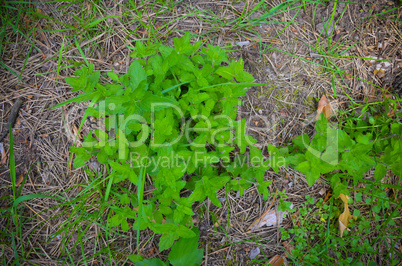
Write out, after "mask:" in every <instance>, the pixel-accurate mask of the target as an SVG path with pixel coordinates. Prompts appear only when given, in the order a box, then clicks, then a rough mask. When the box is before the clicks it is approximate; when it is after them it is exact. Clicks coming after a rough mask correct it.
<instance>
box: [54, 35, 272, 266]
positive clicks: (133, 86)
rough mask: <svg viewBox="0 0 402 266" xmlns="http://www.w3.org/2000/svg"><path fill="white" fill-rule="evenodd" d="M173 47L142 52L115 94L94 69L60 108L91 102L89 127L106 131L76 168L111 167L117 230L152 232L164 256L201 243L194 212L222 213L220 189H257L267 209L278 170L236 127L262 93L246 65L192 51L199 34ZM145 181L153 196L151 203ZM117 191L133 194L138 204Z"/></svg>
mask: <svg viewBox="0 0 402 266" xmlns="http://www.w3.org/2000/svg"><path fill="white" fill-rule="evenodd" d="M173 41H174V48H172V47H167V46H164V45H161V44H159V43H158V44H150V43H149V44H148V45H144V44H142V43H141V42H137V44H136V47H135V50H134V51H133V52H132V54H131V56H132V57H134V58H136V59H135V60H134V62H133V63H132V64H131V65H130V67H129V69H128V71H127V73H126V74H124V75H117V74H116V73H114V72H108V73H107V77H108V78H109V81H110V83H108V84H101V83H100V82H99V80H100V76H101V74H100V72H99V71H95V70H94V66H93V65H92V64H90V65H89V66H88V67H82V68H81V69H79V70H77V71H76V72H75V75H76V76H78V77H76V78H74V77H68V78H66V81H67V83H69V84H70V85H71V86H72V87H73V91H79V90H81V91H83V92H84V93H83V94H81V95H79V96H78V97H76V98H74V99H72V100H69V101H67V102H65V103H62V104H60V105H58V106H56V107H59V106H61V105H63V104H66V103H69V102H81V101H88V100H90V101H91V104H90V106H89V107H88V108H87V109H86V111H85V115H84V119H86V117H87V116H94V117H97V118H98V119H99V120H100V121H102V123H103V125H104V127H103V128H100V129H95V130H93V131H91V132H90V133H89V134H88V135H87V136H86V137H85V140H84V142H83V144H82V147H72V148H71V151H72V152H74V153H75V154H76V157H75V159H74V164H73V165H74V167H81V166H83V165H84V164H85V163H86V162H87V161H88V160H90V159H91V158H92V157H96V159H97V160H98V161H99V162H100V163H102V164H104V165H105V170H106V172H107V177H106V178H105V183H107V184H106V185H105V188H104V191H103V192H102V194H103V195H104V200H105V201H109V200H110V201H111V202H113V204H112V206H111V207H110V209H111V210H112V211H111V212H110V215H109V218H108V222H109V226H110V227H116V226H120V227H121V229H122V230H123V231H128V230H129V229H130V228H131V225H130V224H131V223H133V225H132V228H133V229H135V230H137V233H139V231H140V230H144V229H146V228H149V229H151V230H152V231H153V232H154V233H156V234H161V235H162V236H161V238H160V241H159V250H160V251H163V250H166V249H168V248H170V247H172V246H173V244H174V243H175V241H177V240H178V239H179V238H181V239H186V240H179V241H178V242H176V244H175V245H184V244H182V243H184V242H180V241H190V240H191V239H194V238H195V237H196V233H195V232H194V231H193V230H191V228H192V227H193V222H192V215H194V213H193V211H192V205H193V204H194V203H195V202H202V201H204V200H205V199H206V198H208V199H210V200H211V201H212V203H213V204H214V205H216V206H218V207H220V206H221V202H220V201H219V199H218V198H217V191H218V190H219V189H222V188H224V187H225V186H226V187H227V188H228V189H232V190H235V191H240V192H241V194H242V193H243V191H244V190H245V189H247V188H249V187H250V186H251V185H252V184H256V186H257V188H258V190H259V192H260V193H262V194H263V196H264V199H265V200H266V199H267V198H268V196H269V193H268V189H267V187H268V185H269V184H270V183H271V181H265V180H264V173H265V171H266V170H267V169H268V168H269V167H270V162H268V161H265V160H264V156H263V155H262V152H261V150H259V149H257V148H256V147H254V146H253V145H252V144H253V143H254V142H255V140H254V139H252V138H251V137H250V136H248V135H246V121H245V119H242V120H240V121H236V118H237V105H239V104H241V101H240V100H239V99H238V97H240V96H244V95H245V93H246V91H247V87H249V86H251V85H254V86H255V85H260V84H255V83H252V81H253V80H254V78H253V77H252V75H250V74H249V73H247V72H245V71H244V69H243V62H242V60H239V61H238V62H236V61H229V60H228V58H227V55H226V52H225V51H224V50H222V49H221V48H219V47H214V46H211V45H208V47H207V48H204V47H203V48H201V42H197V43H195V44H190V34H186V35H185V36H184V37H183V38H181V39H178V38H174V40H173ZM248 150H249V152H250V156H247V154H246V151H248ZM146 181H147V182H149V184H150V185H151V186H152V189H151V190H152V194H151V195H149V196H147V197H144V186H145V182H146ZM117 184H126V185H130V184H132V185H134V187H136V192H135V193H136V194H137V196H135V193H134V191H133V190H125V191H119V190H121V186H117ZM112 196H113V197H115V196H116V197H117V199H116V200H114V198H113V200H112V199H111V198H110V197H112ZM185 243H187V244H186V245H189V244H188V242H185ZM137 245H138V237H137ZM193 246H194V247H197V246H195V245H193ZM173 247H174V246H173ZM137 249H138V246H137ZM191 252H196V251H195V249H192V251H191ZM171 254H172V255H169V259H170V260H171V261H172V260H173V261H174V260H175V258H176V259H177V260H179V259H178V258H177V257H175V256H176V255H174V254H176V253H175V249H174V248H172V251H171ZM197 254H198V253H197Z"/></svg>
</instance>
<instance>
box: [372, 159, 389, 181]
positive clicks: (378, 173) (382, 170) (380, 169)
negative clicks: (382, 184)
mask: <svg viewBox="0 0 402 266" xmlns="http://www.w3.org/2000/svg"><path fill="white" fill-rule="evenodd" d="M386 173H387V167H386V166H385V165H383V164H382V163H377V165H376V167H375V171H374V178H375V180H376V181H380V180H381V179H383V177H384V176H385V174H386Z"/></svg>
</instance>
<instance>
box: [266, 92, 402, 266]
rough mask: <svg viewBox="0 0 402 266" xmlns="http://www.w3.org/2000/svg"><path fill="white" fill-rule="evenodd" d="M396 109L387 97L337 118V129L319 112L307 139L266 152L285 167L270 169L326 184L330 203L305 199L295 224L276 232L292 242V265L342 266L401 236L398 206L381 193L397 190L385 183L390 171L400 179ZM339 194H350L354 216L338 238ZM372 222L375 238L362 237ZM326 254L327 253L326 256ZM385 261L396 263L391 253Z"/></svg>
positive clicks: (367, 232) (395, 103) (399, 123)
mask: <svg viewBox="0 0 402 266" xmlns="http://www.w3.org/2000/svg"><path fill="white" fill-rule="evenodd" d="M396 106H397V101H396V100H391V99H385V100H384V101H381V102H377V103H371V104H366V105H362V106H356V108H353V109H352V110H353V112H352V113H350V112H349V113H348V114H347V116H346V117H344V116H343V115H342V114H341V121H340V122H341V123H340V124H339V125H340V128H334V126H331V124H330V123H329V122H328V121H327V120H326V118H325V116H324V115H323V114H321V116H320V118H319V120H318V121H317V124H316V127H315V130H316V133H315V135H314V136H313V137H312V139H311V140H310V137H309V136H307V135H301V136H298V137H296V138H294V139H293V141H292V142H293V143H292V144H290V145H289V146H287V147H285V148H281V149H277V148H276V147H271V146H270V147H269V148H268V150H269V152H270V154H271V157H273V158H278V157H284V158H286V163H285V164H283V163H281V164H277V165H276V166H275V167H273V169H274V170H275V171H278V170H279V167H280V166H291V167H294V168H295V169H297V170H298V171H300V172H302V173H303V174H305V175H306V179H307V182H308V184H309V185H313V184H314V183H315V182H316V181H317V180H318V178H319V177H324V178H327V180H328V181H329V182H330V184H331V188H332V194H333V197H332V198H331V200H330V204H326V203H324V202H323V199H320V200H319V201H317V202H316V204H315V205H314V199H313V198H311V197H309V196H306V200H307V201H306V202H305V204H304V205H303V206H302V208H299V214H300V216H299V217H298V221H297V225H295V226H293V228H292V229H290V230H284V229H281V231H282V239H284V240H285V239H288V238H292V239H293V240H294V244H295V249H294V250H293V251H292V256H294V258H293V259H294V260H295V261H297V263H300V262H303V263H310V264H311V263H313V264H317V263H324V262H327V263H328V262H331V263H333V262H335V260H336V261H337V263H340V264H345V265H350V264H351V263H352V264H353V263H361V262H360V261H359V259H360V257H361V256H362V255H363V254H365V256H367V254H375V252H377V251H378V250H375V249H374V248H373V246H375V244H374V243H376V241H381V242H383V241H385V239H386V238H392V237H394V236H396V235H398V236H396V238H399V236H400V234H401V232H400V230H398V229H397V228H394V227H393V226H394V225H395V221H394V219H395V217H396V216H398V215H399V213H400V212H399V208H400V206H401V205H402V203H401V202H400V201H398V200H395V199H392V198H390V197H389V196H388V194H387V193H386V190H385V189H387V188H391V187H392V188H393V189H395V190H396V191H398V190H400V189H401V188H402V187H400V186H397V185H391V184H387V182H386V180H384V178H386V179H389V178H390V176H392V173H393V174H394V175H395V176H402V175H401V165H402V164H401V162H400V160H401V155H402V149H401V144H402V135H401V132H402V130H401V129H402V128H401V127H402V123H401V119H400V118H401V116H400V113H398V112H397V109H396ZM372 169H374V178H373V179H372V180H370V179H368V178H366V177H365V174H366V173H368V172H369V171H370V170H372ZM387 173H388V175H387ZM384 181H385V182H384ZM357 185H359V186H357ZM351 191H354V192H355V193H354V194H352V193H351ZM341 194H344V195H354V199H355V200H353V199H352V198H350V199H349V204H351V206H352V210H353V211H352V213H353V216H354V219H351V220H350V226H349V227H350V228H351V229H352V231H351V232H348V231H344V236H343V237H342V236H339V232H338V230H339V229H338V217H339V216H340V214H341V212H342V211H341V209H342V207H341V206H339V204H341V201H340V200H339V199H338V200H337V198H338V197H339V196H340V195H341ZM363 198H364V200H363ZM391 205H393V206H391ZM363 206H369V210H371V213H372V214H374V215H373V217H370V216H371V215H370V212H369V213H361V211H360V209H364V207H363ZM358 207H359V208H358ZM391 207H392V208H391ZM372 223H376V226H375V229H376V230H380V231H381V234H380V235H379V236H378V237H377V238H376V239H374V240H370V239H369V238H368V237H367V236H368V235H370V233H372V231H371V230H372ZM390 235H391V236H390ZM317 238H318V239H317ZM392 249H393V248H392ZM329 251H331V252H332V255H328V254H330V253H328V252H329ZM353 252H355V253H353ZM353 254H359V255H358V256H356V255H353ZM369 257H370V256H369ZM389 258H390V263H395V261H398V260H397V258H396V257H395V254H394V253H392V252H391V253H390V256H389Z"/></svg>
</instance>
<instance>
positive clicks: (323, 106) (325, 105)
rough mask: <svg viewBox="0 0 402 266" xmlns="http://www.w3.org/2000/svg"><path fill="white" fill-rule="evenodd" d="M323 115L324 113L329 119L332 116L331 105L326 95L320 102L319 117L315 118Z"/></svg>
mask: <svg viewBox="0 0 402 266" xmlns="http://www.w3.org/2000/svg"><path fill="white" fill-rule="evenodd" d="M321 113H324V115H325V117H326V118H327V119H328V117H329V116H330V115H331V103H330V102H329V101H328V99H327V97H325V95H323V96H321V99H320V101H319V102H318V107H317V116H316V117H315V119H318V117H319V116H320V114H321Z"/></svg>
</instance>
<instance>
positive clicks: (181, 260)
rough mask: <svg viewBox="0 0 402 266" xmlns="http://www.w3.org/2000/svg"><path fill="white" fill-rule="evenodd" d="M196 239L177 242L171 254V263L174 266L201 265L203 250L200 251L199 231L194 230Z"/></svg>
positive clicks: (182, 239)
mask: <svg viewBox="0 0 402 266" xmlns="http://www.w3.org/2000/svg"><path fill="white" fill-rule="evenodd" d="M193 231H194V233H193V234H194V235H195V236H194V237H192V238H181V239H180V240H179V241H177V242H176V243H175V244H174V245H173V247H172V250H171V251H170V253H169V261H170V263H171V264H172V265H173V266H182V265H186V266H187V265H188V266H195V265H200V264H201V262H202V258H203V255H204V250H203V249H198V238H199V230H198V229H197V228H194V229H193Z"/></svg>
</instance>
